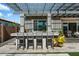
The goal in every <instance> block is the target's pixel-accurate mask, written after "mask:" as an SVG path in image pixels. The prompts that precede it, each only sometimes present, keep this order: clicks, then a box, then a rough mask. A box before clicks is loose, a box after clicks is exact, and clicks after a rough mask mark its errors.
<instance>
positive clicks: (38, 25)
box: [34, 20, 47, 31]
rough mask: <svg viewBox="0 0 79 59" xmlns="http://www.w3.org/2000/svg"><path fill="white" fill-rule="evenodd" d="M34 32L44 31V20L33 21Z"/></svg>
mask: <svg viewBox="0 0 79 59" xmlns="http://www.w3.org/2000/svg"><path fill="white" fill-rule="evenodd" d="M34 30H35V31H46V30H47V29H46V20H35V21H34Z"/></svg>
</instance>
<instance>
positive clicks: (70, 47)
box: [0, 39, 79, 54]
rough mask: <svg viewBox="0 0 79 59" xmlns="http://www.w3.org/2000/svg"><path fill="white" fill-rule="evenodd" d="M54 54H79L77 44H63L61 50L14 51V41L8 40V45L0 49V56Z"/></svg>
mask: <svg viewBox="0 0 79 59" xmlns="http://www.w3.org/2000/svg"><path fill="white" fill-rule="evenodd" d="M51 52H52V53H54V52H79V43H78V42H75V43H65V44H64V46H63V47H62V48H60V47H54V49H52V48H50V47H49V48H48V49H45V50H43V49H36V50H35V49H31V48H30V49H24V50H23V49H19V50H17V49H16V45H15V39H12V40H10V41H9V42H8V43H6V44H5V45H4V46H2V47H0V54H4V53H8V54H9V53H14V54H17V53H22V54H23V53H24V54H25V53H51Z"/></svg>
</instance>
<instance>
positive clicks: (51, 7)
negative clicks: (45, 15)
mask: <svg viewBox="0 0 79 59" xmlns="http://www.w3.org/2000/svg"><path fill="white" fill-rule="evenodd" d="M54 6H55V3H54V4H53V5H52V7H51V9H50V13H51V11H52V9H53V7H54Z"/></svg>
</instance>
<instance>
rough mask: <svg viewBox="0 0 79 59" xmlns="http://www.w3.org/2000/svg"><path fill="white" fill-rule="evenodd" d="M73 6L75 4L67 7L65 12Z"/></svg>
mask: <svg viewBox="0 0 79 59" xmlns="http://www.w3.org/2000/svg"><path fill="white" fill-rule="evenodd" d="M73 5H75V3H73V4H71V5H70V6H68V7H67V8H66V9H65V11H66V10H68V9H69V8H70V7H72V6H73Z"/></svg>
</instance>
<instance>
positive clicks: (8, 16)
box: [0, 3, 20, 23]
mask: <svg viewBox="0 0 79 59" xmlns="http://www.w3.org/2000/svg"><path fill="white" fill-rule="evenodd" d="M0 18H2V19H5V20H8V21H13V22H16V23H19V22H20V20H19V18H20V16H19V14H14V10H12V9H11V8H9V7H8V5H7V4H1V3H0Z"/></svg>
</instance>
